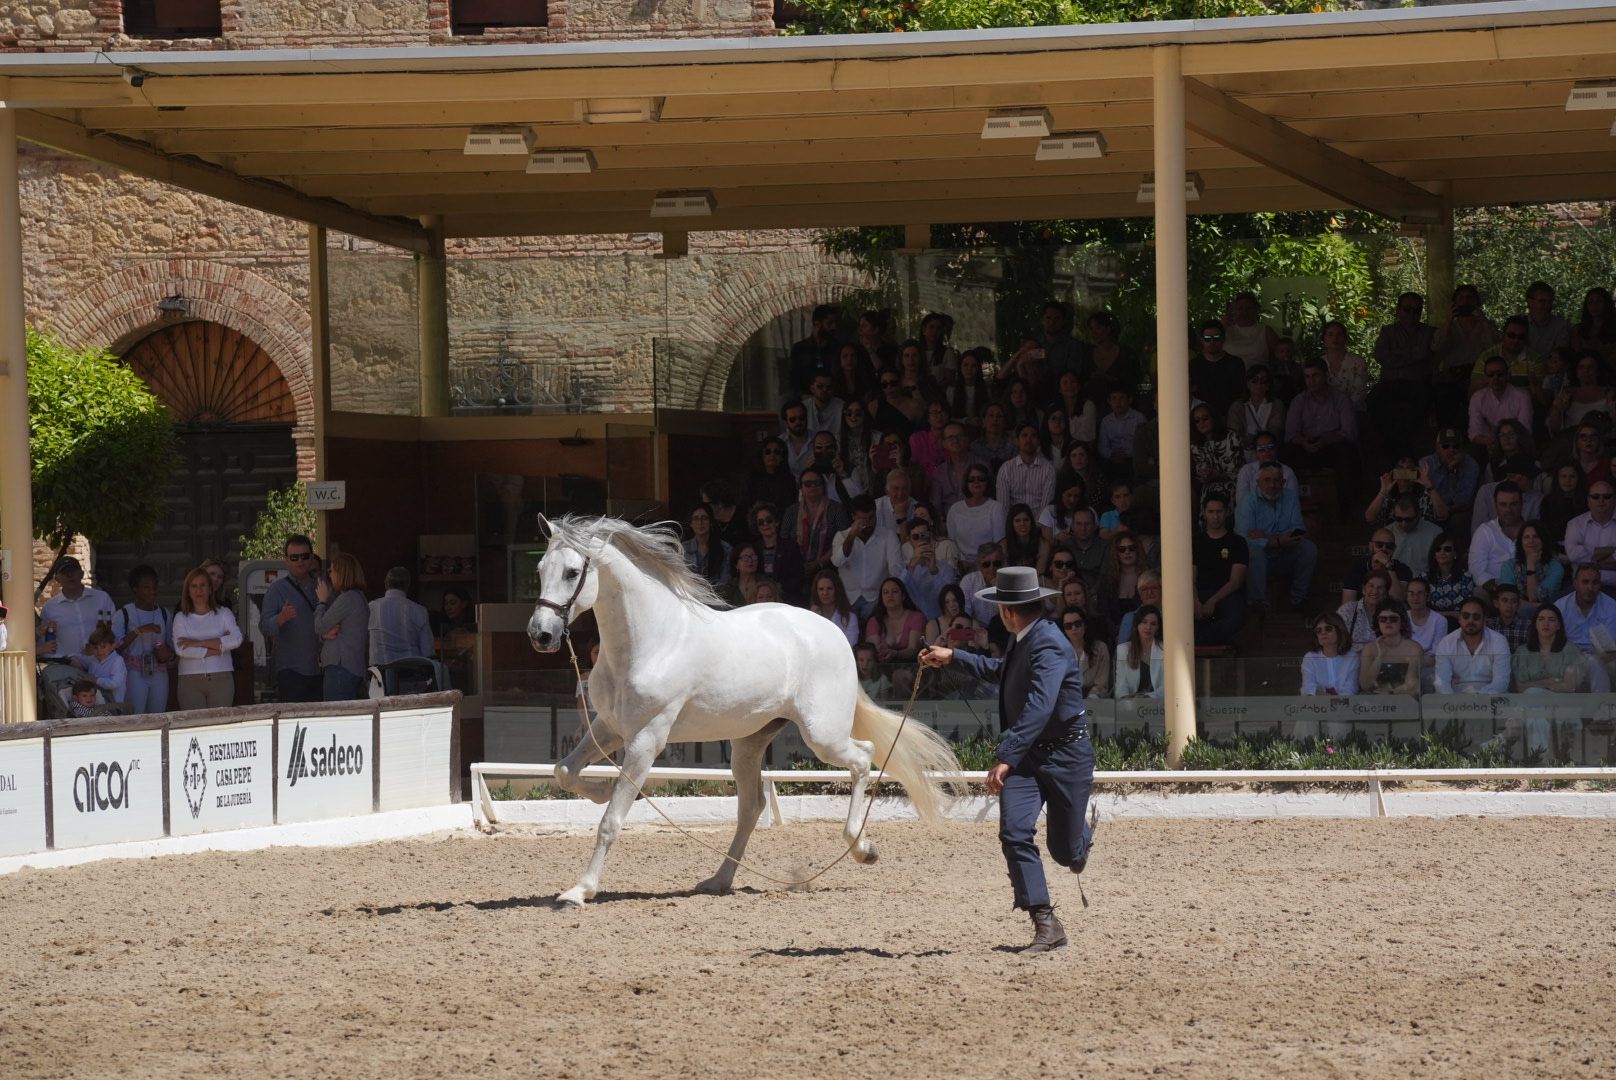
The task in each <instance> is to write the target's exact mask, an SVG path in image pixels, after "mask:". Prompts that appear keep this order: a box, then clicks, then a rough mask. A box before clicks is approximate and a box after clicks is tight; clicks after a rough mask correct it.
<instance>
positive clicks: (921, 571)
mask: <svg viewBox="0 0 1616 1080" xmlns="http://www.w3.org/2000/svg"><path fill="white" fill-rule="evenodd" d="M939 543H945V544H946V543H948V541H947V540H942V541H937V540H934V539H933V537H932V530H931V526H930V525H929V524H927V523H925V522H921V521H916V522H915V523H914V524H913V525H912V526H911V527H910V529H909V543H908V544H907V545H905V546H906V547H907V548H909V550H910V555H909V558H908V559H907V560H906V561H905V563H904V566H903V570H902V572H901V573H900V574H899V575H898V578H899V580H900V581H902V582H903V586H904V588H905V590H907V591H908V593H909V595H910V597H911V599H913V601H914V605H915V607H917V608H919V609H920V613H921V614H922V615H924V616H926V618H928V619H935V618H936V617H937V615H938V613H939V612H940V611H941V610H942V609H941V607H940V601H941V595H942V591H943V589H945V588H947V587H948V586H950V585H953V584H954V583H955V582H956V581H958V580H959V571H958V570H957V569H955V566H954V563H953V562H950V561H944V560H942V559H939V558H938V555H937V545H938V544H939Z"/></svg>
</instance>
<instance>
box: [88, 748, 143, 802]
mask: <svg viewBox="0 0 1616 1080" xmlns="http://www.w3.org/2000/svg"><path fill="white" fill-rule="evenodd" d="M139 768H140V759H139V758H131V759H130V761H129V764H128V765H124V764H123V763H121V762H117V761H114V762H111V763H110V764H109V763H108V762H105V761H102V762H98V763H97V764H94V765H81V766H79V768H78V771H77V772H75V773H74V774H73V805H74V806H76V807H78V809H79V811H80V812H81V813H86V814H88V813H93V812H95V811H96V810H127V809H128V808H129V807H130V805H131V802H130V798H129V787H130V778H131V777H132V775H133V774H134V773H135V771H136V770H138V769H139Z"/></svg>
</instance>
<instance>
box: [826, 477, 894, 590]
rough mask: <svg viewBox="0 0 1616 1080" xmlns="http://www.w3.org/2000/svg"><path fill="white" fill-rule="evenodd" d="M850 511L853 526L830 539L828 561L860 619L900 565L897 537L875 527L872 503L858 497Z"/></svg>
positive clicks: (890, 532) (870, 499)
mask: <svg viewBox="0 0 1616 1080" xmlns="http://www.w3.org/2000/svg"><path fill="white" fill-rule="evenodd" d="M849 509H850V510H851V511H852V514H853V523H852V524H851V525H849V526H848V527H847V528H845V529H843V530H842V531H841V532H839V533H837V534H836V535H835V537H833V538H832V540H831V545H830V559H831V563H832V564H833V565H834V566H835V567H836V569H837V570H839V571H840V572H841V577H842V585H843V587H844V588H845V589H846V590H847V599H848V601H849V602H850V603H851V604H852V605H853V610H854V612H856V613H857V614H858V617H859V618H860V619H861V620H863V619H867V618H869V617H870V612H872V611H873V610H875V606H876V604H877V602H878V601H879V600H880V597H881V582H882V581H883V580H885V579H886V578H889V577H892V576H893V575H895V574H897V573H898V572H899V571H900V570H901V569H902V567H903V563H902V560H901V557H900V556H899V554H898V537H897V534H895V533H894V532H892V530H890V529H880V530H878V529H876V527H875V500H874V499H872V498H870V497H869V496H868V495H859V496H857V497H856V498H854V499H853V505H852V506H851V507H849Z"/></svg>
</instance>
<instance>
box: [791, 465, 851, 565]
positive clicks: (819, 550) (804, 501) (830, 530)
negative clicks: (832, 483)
mask: <svg viewBox="0 0 1616 1080" xmlns="http://www.w3.org/2000/svg"><path fill="white" fill-rule="evenodd" d="M797 483H798V486H799V487H800V488H801V489H802V494H801V495H800V496H799V497H798V499H797V501H796V503H794V504H793V505H792V506H791V508H790V509H788V510H787V511H786V516H785V528H786V535H787V536H788V537H789V538H790V539H791V542H792V543H793V544H794V545H796V548H797V551H798V552H799V553H801V555H802V573H803V575H804V576H808V575H812V574H815V573H818V572H819V571H821V570H823V569H825V568H826V567H828V566H830V542H831V540H832V539H834V538H835V536H836V534H837V533H839V532H841V531H842V530H843V529H845V528H847V527H848V526H849V525H850V524H852V519H851V518H850V517H849V516H848V513H847V511H846V509H844V508H843V506H842V504H841V503H839V502H835V501H833V500H831V499H829V498H826V496H825V475H824V474H823V473H821V472H820V471H819V470H818V469H817V468H815V467H814V466H812V465H810V466H808V468H806V469H804V470H802V476H801V477H800V478H799V479H798V481H797Z"/></svg>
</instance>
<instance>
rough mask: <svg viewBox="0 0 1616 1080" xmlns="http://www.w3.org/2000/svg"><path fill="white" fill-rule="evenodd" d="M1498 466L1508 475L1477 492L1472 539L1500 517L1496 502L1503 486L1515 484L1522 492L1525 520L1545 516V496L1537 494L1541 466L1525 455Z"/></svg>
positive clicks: (1471, 515) (1471, 529)
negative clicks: (1486, 525)
mask: <svg viewBox="0 0 1616 1080" xmlns="http://www.w3.org/2000/svg"><path fill="white" fill-rule="evenodd" d="M1505 430H1506V431H1507V430H1509V429H1508V428H1505ZM1497 465H1498V468H1499V469H1502V470H1508V471H1507V472H1506V473H1505V475H1504V476H1503V478H1502V479H1499V480H1492V481H1488V482H1487V483H1485V484H1482V485H1481V486H1480V487H1479V488H1477V489H1476V501H1475V502H1474V503H1472V504H1471V510H1470V532H1471V535H1472V536H1473V535H1475V534H1476V533H1477V532H1479V531H1480V530H1481V527H1482V526H1483V525H1485V524H1487V523H1488V522H1489V521H1493V520H1494V519H1496V518H1497V517H1498V509H1497V504H1496V502H1495V499H1496V497H1497V495H1498V488H1499V485H1501V484H1514V485H1515V487H1516V488H1518V489H1519V490H1520V493H1521V517H1522V518H1523V519H1526V518H1535V517H1539V516H1541V515H1542V513H1543V493H1542V492H1540V491H1538V490H1537V487H1536V485H1535V483H1534V481H1535V480H1536V479H1537V475H1538V467H1537V462H1535V461H1533V460H1532V459H1531V458H1530V457H1527V456H1526V455H1525V454H1517V455H1515V457H1513V458H1511V459H1510V460H1508V461H1501V462H1498V463H1497ZM1483 475H1487V474H1486V473H1484V474H1483Z"/></svg>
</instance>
